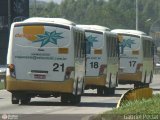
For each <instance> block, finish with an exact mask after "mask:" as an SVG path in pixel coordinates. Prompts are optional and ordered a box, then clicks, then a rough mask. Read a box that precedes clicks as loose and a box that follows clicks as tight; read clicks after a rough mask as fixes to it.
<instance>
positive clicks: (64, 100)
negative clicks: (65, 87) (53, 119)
mask: <svg viewBox="0 0 160 120" xmlns="http://www.w3.org/2000/svg"><path fill="white" fill-rule="evenodd" d="M61 103H68V96H67V95H66V94H63V95H61Z"/></svg>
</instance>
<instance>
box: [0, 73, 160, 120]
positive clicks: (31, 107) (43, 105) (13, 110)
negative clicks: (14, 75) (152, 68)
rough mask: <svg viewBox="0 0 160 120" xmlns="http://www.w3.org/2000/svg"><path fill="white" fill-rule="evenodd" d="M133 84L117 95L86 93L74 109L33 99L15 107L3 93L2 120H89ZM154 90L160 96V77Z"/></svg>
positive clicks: (56, 101)
mask: <svg viewBox="0 0 160 120" xmlns="http://www.w3.org/2000/svg"><path fill="white" fill-rule="evenodd" d="M132 87H133V85H119V87H118V88H117V90H116V94H115V95H114V96H109V97H104V96H97V95H96V90H87V91H85V94H84V95H83V96H82V100H81V103H80V104H78V105H76V106H72V105H64V104H62V103H61V102H60V98H59V97H58V98H32V99H31V103H30V104H28V105H12V104H11V94H10V93H9V92H8V91H6V90H0V120H1V119H2V118H3V119H4V118H5V117H6V115H7V117H8V118H10V119H12V120H15V119H17V120H32V119H34V120H37V119H38V120H87V119H88V118H89V117H90V116H92V115H96V114H99V113H102V112H105V111H108V110H112V109H113V108H115V107H116V105H117V102H118V100H119V98H120V96H121V94H123V93H124V92H126V91H127V89H129V88H132ZM151 88H153V90H154V94H156V93H160V75H154V79H153V83H152V84H151Z"/></svg>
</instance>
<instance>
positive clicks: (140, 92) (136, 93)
mask: <svg viewBox="0 0 160 120" xmlns="http://www.w3.org/2000/svg"><path fill="white" fill-rule="evenodd" d="M152 93H153V90H152V88H146V87H144V88H135V89H130V90H128V91H127V92H126V93H124V94H122V95H121V97H120V99H119V101H118V103H117V108H118V107H120V106H121V105H122V103H123V102H124V101H129V100H139V99H142V98H144V99H148V98H151V97H152Z"/></svg>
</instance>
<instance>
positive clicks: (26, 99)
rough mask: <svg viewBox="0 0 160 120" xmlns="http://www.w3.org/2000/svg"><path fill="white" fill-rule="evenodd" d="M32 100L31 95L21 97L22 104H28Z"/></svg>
mask: <svg viewBox="0 0 160 120" xmlns="http://www.w3.org/2000/svg"><path fill="white" fill-rule="evenodd" d="M30 101H31V98H30V97H24V98H21V104H22V105H26V104H28V103H30Z"/></svg>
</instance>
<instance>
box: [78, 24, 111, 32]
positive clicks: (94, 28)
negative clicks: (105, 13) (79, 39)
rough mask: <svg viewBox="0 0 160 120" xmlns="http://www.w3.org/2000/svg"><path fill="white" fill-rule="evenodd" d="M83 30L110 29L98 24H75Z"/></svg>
mask: <svg viewBox="0 0 160 120" xmlns="http://www.w3.org/2000/svg"><path fill="white" fill-rule="evenodd" d="M76 26H78V27H80V28H83V29H85V30H98V31H110V29H109V28H108V27H104V26H100V25H76Z"/></svg>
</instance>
